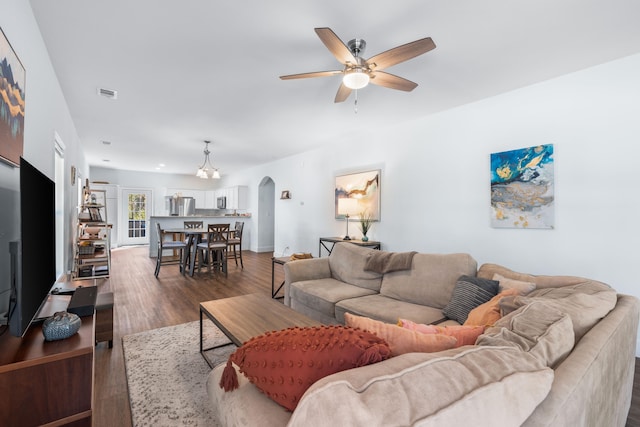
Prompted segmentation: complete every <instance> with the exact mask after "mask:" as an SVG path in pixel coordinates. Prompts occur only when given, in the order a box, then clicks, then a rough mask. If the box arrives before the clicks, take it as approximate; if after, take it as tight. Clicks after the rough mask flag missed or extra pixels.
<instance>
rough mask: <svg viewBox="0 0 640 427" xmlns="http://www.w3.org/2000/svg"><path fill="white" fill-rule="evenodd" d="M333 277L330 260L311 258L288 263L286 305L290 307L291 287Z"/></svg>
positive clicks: (285, 275) (285, 282) (285, 270)
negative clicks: (308, 281) (297, 283)
mask: <svg viewBox="0 0 640 427" xmlns="http://www.w3.org/2000/svg"><path fill="white" fill-rule="evenodd" d="M330 277H331V269H330V268H329V258H311V259H301V260H297V261H292V262H287V263H285V265H284V304H285V305H287V306H290V305H291V303H290V297H289V286H290V285H291V284H292V283H295V282H301V281H303V280H316V279H328V278H330Z"/></svg>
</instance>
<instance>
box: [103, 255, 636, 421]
mask: <svg viewBox="0 0 640 427" xmlns="http://www.w3.org/2000/svg"><path fill="white" fill-rule="evenodd" d="M148 253H149V250H148V248H147V247H131V248H121V249H117V250H115V251H113V253H112V255H113V256H112V276H111V277H110V278H109V279H108V280H105V281H103V282H102V283H100V284H99V286H100V291H101V292H107V291H112V292H113V293H114V301H115V303H114V330H113V333H114V342H113V348H112V349H109V348H108V346H107V345H106V343H100V344H99V345H98V346H97V348H96V358H95V409H94V426H96V427H103V426H104V427H106V426H114V427H115V426H117V427H128V426H131V412H130V409H129V398H128V394H127V381H126V377H125V369H124V360H123V355H122V342H121V338H122V337H123V336H125V335H128V334H132V333H136V332H141V331H145V330H149V329H155V328H160V327H163V326H171V325H177V324H180V323H184V322H190V321H194V320H198V319H199V311H198V304H199V303H200V302H201V301H208V300H212V299H218V298H227V297H231V296H236V295H243V294H247V293H255V292H258V293H262V294H264V295H265V298H269V297H270V296H271V255H270V254H268V253H263V254H256V253H254V252H248V251H245V252H244V253H243V257H244V265H245V268H244V270H242V269H240V268H239V267H238V268H236V267H235V264H234V263H233V261H232V263H231V264H230V266H229V274H228V277H227V278H225V277H224V276H215V275H209V274H208V273H206V270H203V272H202V273H196V275H195V276H194V277H189V276H186V277H183V276H182V275H181V274H180V273H179V271H178V268H177V266H174V265H171V266H163V267H162V269H161V271H160V276H159V278H158V279H156V278H155V277H154V275H153V270H154V267H155V263H154V260H152V259H150V258H149V257H148ZM282 280H283V273H282V267H281V266H279V265H276V283H280V282H281V281H282ZM194 345H197V343H194ZM638 360H639V359H636V372H637V373H638V372H640V363H639V362H638ZM627 427H640V376H639V375H636V378H635V380H634V386H633V401H632V403H631V411H630V412H629V418H628V420H627Z"/></svg>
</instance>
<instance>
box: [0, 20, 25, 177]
mask: <svg viewBox="0 0 640 427" xmlns="http://www.w3.org/2000/svg"><path fill="white" fill-rule="evenodd" d="M25 81H26V71H25V69H24V66H23V65H22V62H20V59H19V58H18V55H16V53H15V51H14V50H13V47H11V44H10V43H9V40H8V39H7V37H6V35H5V34H4V31H3V30H2V28H0V160H1V161H3V162H6V163H8V164H10V165H12V166H16V167H19V166H20V156H22V153H23V147H24V112H25V90H24V88H25Z"/></svg>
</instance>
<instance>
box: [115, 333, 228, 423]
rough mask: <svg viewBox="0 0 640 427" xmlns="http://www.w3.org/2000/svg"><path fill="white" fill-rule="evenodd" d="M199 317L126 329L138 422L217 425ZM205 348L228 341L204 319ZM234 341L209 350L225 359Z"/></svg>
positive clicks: (126, 358)
mask: <svg viewBox="0 0 640 427" xmlns="http://www.w3.org/2000/svg"><path fill="white" fill-rule="evenodd" d="M199 324H200V322H199V321H196V322H190V323H184V324H181V325H176V326H169V327H166V328H160V329H153V330H150V331H146V332H140V333H137V334H132V335H127V336H125V337H123V338H122V347H123V351H124V363H125V369H126V374H127V385H128V388H129V402H130V404H131V418H132V423H133V426H134V427H138V426H163V427H173V426H219V425H220V424H219V422H218V419H217V417H216V415H215V414H214V413H213V412H212V411H211V409H210V406H211V405H210V404H209V399H208V398H207V390H206V381H207V376H208V375H209V372H211V368H209V365H208V364H207V362H205V360H204V358H203V357H202V355H201V354H200V348H199V339H200V331H199V328H200V325H199ZM203 326H204V334H203V335H204V337H205V341H204V342H205V348H207V347H210V346H213V345H220V344H225V343H230V341H229V339H228V338H227V337H226V336H225V335H224V334H223V333H222V331H220V329H218V328H217V327H216V326H215V325H214V324H213V323H211V322H210V321H208V320H207V321H205V322H204V323H203ZM235 349H236V346H235V345H233V344H229V345H226V346H224V347H220V348H217V349H214V350H210V351H209V352H207V355H208V356H209V357H210V359H212V360H213V361H214V363H215V364H219V363H225V362H226V361H227V359H228V357H229V355H230V354H231V353H232V352H233V351H235Z"/></svg>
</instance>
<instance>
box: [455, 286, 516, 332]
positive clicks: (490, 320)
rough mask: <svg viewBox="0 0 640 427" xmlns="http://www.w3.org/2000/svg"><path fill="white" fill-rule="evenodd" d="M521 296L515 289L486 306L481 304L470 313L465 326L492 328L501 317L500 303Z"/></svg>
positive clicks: (493, 299)
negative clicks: (504, 299)
mask: <svg viewBox="0 0 640 427" xmlns="http://www.w3.org/2000/svg"><path fill="white" fill-rule="evenodd" d="M516 295H519V293H518V290H517V289H515V288H511V289H505V290H504V291H502V292H500V293H499V294H498V295H496V296H495V297H493V298H491V299H490V300H489V301H487V302H485V303H484V304H480V305H479V306H477V307H476V308H474V309H473V310H471V311H470V312H469V315H468V316H467V320H465V321H464V324H465V325H478V326H492V325H493V324H494V323H496V322H497V321H498V320H499V319H500V318H501V317H502V314H501V311H500V301H502V299H503V298H505V297H509V296H516Z"/></svg>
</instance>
